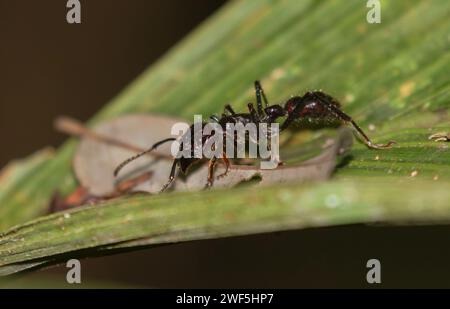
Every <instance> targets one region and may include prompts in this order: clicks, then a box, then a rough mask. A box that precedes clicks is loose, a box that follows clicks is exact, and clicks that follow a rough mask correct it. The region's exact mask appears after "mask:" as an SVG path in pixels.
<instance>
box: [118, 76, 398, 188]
mask: <svg viewBox="0 0 450 309" xmlns="http://www.w3.org/2000/svg"><path fill="white" fill-rule="evenodd" d="M254 85H255V94H256V105H257V106H256V109H255V107H254V106H253V103H249V104H248V111H249V112H248V113H236V112H235V111H234V110H233V108H232V107H231V105H229V104H227V105H225V108H224V112H223V114H222V115H221V117H220V118H219V117H217V116H215V115H213V116H211V117H210V119H211V121H214V122H216V123H218V124H219V125H220V126H221V127H222V128H223V130H224V131H225V129H226V124H227V123H234V124H237V123H240V124H243V125H244V126H245V125H246V124H248V123H254V124H256V125H257V124H260V123H266V124H271V123H273V122H275V121H276V120H277V119H278V118H280V117H284V116H286V119H285V120H284V122H283V123H282V124H281V127H280V132H281V131H283V130H285V129H287V128H288V127H289V126H290V125H291V124H292V123H293V121H294V120H296V119H319V120H320V119H330V120H333V121H340V122H343V123H348V124H350V125H351V126H352V127H353V128H354V129H355V130H356V132H357V133H358V134H359V135H360V137H361V138H362V141H363V142H364V144H366V145H367V147H369V148H372V149H386V148H390V147H391V146H392V145H393V144H394V143H395V142H394V141H390V142H388V143H387V144H374V143H372V141H371V140H370V139H369V137H368V136H367V135H366V134H365V133H364V131H363V130H362V129H361V128H360V127H359V126H358V125H357V124H356V122H355V121H353V119H352V118H351V117H350V116H348V115H347V114H346V113H344V112H343V111H342V110H341V108H340V103H339V102H338V101H337V100H336V99H334V98H333V97H332V96H330V95H328V94H326V93H324V92H322V91H312V92H307V93H305V94H304V95H303V96H294V97H291V98H290V99H288V100H287V101H286V103H285V104H284V107H283V106H281V105H279V104H274V105H269V103H268V100H267V97H266V95H265V93H264V90H263V88H262V86H261V83H260V82H259V81H255V84H254ZM263 101H264V108H263ZM205 125H206V123H203V124H202V129H203V128H204V126H205ZM186 134H190V135H191V136H190V137H191V139H190V140H191V141H192V142H191V148H190V149H191V156H190V157H189V158H185V157H183V156H177V158H175V159H174V161H173V164H172V168H171V171H170V176H169V179H168V181H167V183H166V184H165V185H164V186H163V187H162V189H161V192H163V191H165V190H166V189H167V188H168V187H169V186H170V185H171V184H172V182H173V181H174V180H175V178H176V175H177V173H178V172H177V170H181V172H182V173H183V174H187V171H188V169H189V167H191V166H192V165H193V164H194V163H197V162H198V161H200V160H203V158H195V156H194V152H195V147H198V146H199V145H198V144H196V143H194V125H191V126H190V129H189V130H188V131H187V132H186V133H185V135H186ZM183 137H184V136H183ZM183 137H182V138H183ZM210 137H211V135H206V136H204V135H203V136H202V141H201V145H202V146H203V145H204V144H205V143H206V142H207V141H208V139H209V138H210ZM175 140H176V138H173V137H171V138H166V139H163V140H161V141H159V142H157V143H155V144H154V145H153V146H152V147H151V148H149V149H148V150H146V151H143V152H141V153H139V154H137V155H135V156H133V157H131V158H129V159H127V160H125V161H124V162H122V163H121V164H120V165H119V166H117V168H116V169H115V171H114V176H117V175H118V174H119V172H120V170H121V169H122V168H123V167H124V166H125V165H127V164H128V163H130V162H131V161H134V160H136V159H137V158H139V157H141V156H143V155H145V154H147V153H149V152H151V151H153V150H155V149H156V148H157V147H158V146H160V145H162V144H164V143H167V142H170V141H175ZM224 148H225V145H224ZM179 151H180V152H182V151H183V144H180V149H179ZM217 159H218V158H216V157H213V158H211V159H209V162H208V182H207V185H206V187H210V186H211V185H212V183H213V179H214V176H213V175H214V166H215V164H216V162H217ZM220 159H221V160H222V161H223V163H224V164H225V167H226V169H225V172H224V173H223V174H221V175H219V176H218V178H220V177H224V176H226V175H227V173H228V170H229V167H230V161H229V159H228V158H227V156H226V155H225V149H223V155H222V157H221V158H220Z"/></svg>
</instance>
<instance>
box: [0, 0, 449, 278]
mask: <svg viewBox="0 0 450 309" xmlns="http://www.w3.org/2000/svg"><path fill="white" fill-rule="evenodd" d="M81 2H82V24H81V25H69V24H67V23H66V19H65V16H66V11H67V9H66V7H65V4H66V1H65V0H47V1H31V0H30V1H7V0H0V38H1V41H0V68H1V74H0V139H1V141H2V146H1V149H2V151H1V152H0V166H3V165H4V164H6V163H7V162H8V161H9V160H10V159H13V158H18V157H23V156H26V155H28V154H30V153H32V152H33V151H35V150H37V149H40V148H42V147H44V146H46V145H54V146H57V145H59V144H60V143H61V142H62V141H63V140H64V139H65V138H66V137H65V136H63V135H60V134H58V133H56V132H55V131H54V130H53V128H52V121H53V119H54V118H55V116H57V115H60V114H66V115H70V116H73V117H75V118H78V119H80V120H83V121H84V120H87V119H89V118H90V117H91V116H92V115H93V114H94V113H95V112H96V111H98V110H99V108H100V107H101V106H103V105H104V104H106V103H107V102H108V101H109V100H110V99H111V98H112V97H113V96H115V95H116V94H117V93H118V92H120V90H121V89H122V88H123V87H124V86H126V85H127V84H128V83H129V82H130V81H132V80H133V79H134V78H135V77H136V76H137V75H138V74H140V73H141V72H142V71H143V70H144V69H145V68H146V67H147V66H149V65H150V64H152V63H153V62H154V61H155V60H156V59H158V57H160V56H161V55H162V54H164V52H166V51H167V50H168V49H169V48H170V47H171V46H173V45H174V44H175V43H176V42H177V41H179V40H180V39H181V38H183V37H184V36H185V35H186V34H187V33H188V32H189V31H190V30H192V29H193V28H194V27H195V26H196V25H198V24H199V23H200V22H201V21H202V20H204V19H205V18H206V17H207V16H209V15H210V14H211V13H213V12H214V11H215V10H216V9H217V8H219V7H220V6H221V5H222V4H223V3H224V2H225V1H222V0H195V1H194V0H190V1H182V0H179V1H175V0H171V1H167V0H165V1H162V0H161V1H149V0H132V1H118V0H95V1H92V0H91V1H86V0H85V1H81ZM449 232H450V228H449V227H433V228H430V227H414V228H413V227H408V228H402V227H375V226H371V227H368V226H344V227H336V228H324V229H313V230H304V231H292V232H283V233H272V234H263V235H256V236H248V237H235V238H228V239H219V240H207V241H197V242H190V243H183V244H175V245H167V246H159V247H154V248H151V249H146V250H141V251H137V252H132V253H123V254H119V255H114V256H108V257H97V258H89V259H83V260H82V280H83V281H82V282H83V284H82V285H81V287H86V286H95V285H96V284H97V283H98V282H113V283H121V284H124V285H125V286H127V285H128V286H129V285H131V286H143V287H369V286H370V285H369V284H367V283H366V272H367V269H366V262H367V260H369V259H371V258H377V259H379V260H380V261H381V263H382V284H381V287H450V280H449V279H448V278H447V275H446V274H447V273H449V272H448V270H449V267H448V266H447V265H446V264H447V262H448V260H449V259H450V249H449V246H448V244H447V237H446V235H448V234H449ZM66 271H67V269H66V268H65V267H64V265H61V266H58V267H53V268H50V269H44V270H42V271H38V272H34V273H29V274H26V275H25V276H20V277H18V278H15V279H10V280H11V281H10V282H11V283H12V284H16V286H29V282H28V281H26V280H31V281H34V284H33V286H41V282H42V284H44V283H43V282H48V281H47V279H51V280H52V281H50V282H51V283H50V286H60V287H61V286H69V285H68V284H66V283H65V274H66ZM24 280H25V281H26V282H27V283H25V281H24ZM42 286H43V285H42ZM97 286H98V285H97ZM100 286H102V285H100ZM370 287H373V286H370Z"/></svg>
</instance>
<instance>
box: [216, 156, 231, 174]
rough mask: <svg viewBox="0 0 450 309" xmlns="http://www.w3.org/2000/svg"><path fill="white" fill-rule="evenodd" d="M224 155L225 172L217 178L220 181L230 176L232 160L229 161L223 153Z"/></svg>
mask: <svg viewBox="0 0 450 309" xmlns="http://www.w3.org/2000/svg"><path fill="white" fill-rule="evenodd" d="M222 155H223V157H222V161H223V163H225V172H223V173H222V174H220V175H219V176H217V179H220V178H223V177H225V176H227V175H228V171H229V170H230V160H228V157H227V155H226V154H225V152H223V154H222Z"/></svg>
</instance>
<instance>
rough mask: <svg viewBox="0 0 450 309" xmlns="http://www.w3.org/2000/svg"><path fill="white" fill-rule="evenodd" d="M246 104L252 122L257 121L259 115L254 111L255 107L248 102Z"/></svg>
mask: <svg viewBox="0 0 450 309" xmlns="http://www.w3.org/2000/svg"><path fill="white" fill-rule="evenodd" d="M247 106H248V111H249V112H250V116H251V117H252V121H253V122H254V123H257V122H259V119H260V118H259V115H258V113H257V112H256V110H255V107H254V106H253V104H252V103H248V104H247Z"/></svg>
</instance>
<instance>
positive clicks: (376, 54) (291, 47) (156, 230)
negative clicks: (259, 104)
mask: <svg viewBox="0 0 450 309" xmlns="http://www.w3.org/2000/svg"><path fill="white" fill-rule="evenodd" d="M381 3H382V5H381V7H382V14H381V24H368V23H367V21H366V14H367V11H368V8H366V5H365V4H366V3H365V1H360V0H350V1H349V0H339V1H313V0H310V1H307V0H304V1H297V0H290V1H270V0H266V1H263V0H261V1H233V2H231V3H229V4H228V5H226V6H225V7H224V8H223V9H221V10H220V11H219V12H218V13H217V14H215V15H214V16H213V17H211V18H210V19H208V20H207V21H206V22H205V23H204V24H202V25H201V26H200V27H199V28H198V29H197V30H196V31H195V32H193V33H192V34H191V35H189V36H188V37H187V38H186V39H185V40H183V41H182V42H181V43H180V44H178V45H177V46H176V47H175V48H174V49H173V50H171V51H170V52H169V53H168V54H167V55H166V56H165V57H163V58H162V59H161V60H160V61H158V62H157V63H156V64H155V65H153V66H152V67H150V68H149V69H148V70H147V71H146V72H144V73H143V74H142V75H141V76H140V77H139V78H138V79H137V80H136V81H135V82H133V83H132V84H131V85H130V86H129V87H128V88H126V89H125V90H124V91H123V92H122V93H121V94H120V95H119V96H117V97H116V98H115V99H114V100H113V101H112V102H110V103H109V104H108V105H107V106H106V107H105V108H104V109H103V110H102V111H101V112H100V113H99V114H98V115H97V116H96V117H95V118H94V119H93V120H92V121H91V122H90V124H91V125H95V124H96V123H99V122H100V121H103V120H106V119H112V118H115V117H117V116H118V115H122V114H126V113H145V112H154V113H163V114H168V115H176V116H181V117H184V118H185V119H187V120H189V121H191V120H192V116H193V114H196V113H197V114H198V113H201V114H203V116H204V118H206V117H207V116H209V114H211V113H220V112H221V111H222V108H223V106H224V104H226V103H229V102H232V105H233V106H234V108H235V109H236V110H244V109H245V106H246V103H247V102H249V101H254V98H253V90H252V82H253V80H255V79H260V80H262V83H263V85H264V87H265V90H266V93H267V94H268V96H269V100H270V101H272V102H283V101H284V100H285V99H286V98H288V97H289V96H290V95H293V94H301V93H303V92H304V91H306V90H308V89H323V90H324V91H326V92H328V93H330V94H332V95H333V96H335V97H337V98H339V99H340V100H341V101H342V105H343V109H344V110H345V111H346V112H347V113H349V114H350V115H352V116H353V117H354V119H355V120H356V121H357V122H358V123H359V124H360V125H361V126H362V127H363V129H364V130H365V131H367V132H368V134H369V135H370V136H371V138H372V139H373V140H374V141H375V142H386V141H388V140H391V139H393V140H396V141H397V145H396V146H395V148H393V149H391V150H384V151H373V150H369V149H367V148H366V147H364V146H363V145H362V144H360V143H357V144H356V145H355V147H354V148H353V149H352V151H351V153H350V156H349V157H348V158H347V159H346V160H344V161H343V162H342V163H341V164H340V165H339V167H338V168H337V170H336V172H335V174H334V176H333V177H334V179H333V180H332V181H330V182H326V183H321V184H289V185H284V186H273V187H270V188H267V189H265V190H258V189H255V188H252V187H243V188H235V189H231V190H213V191H210V192H198V193H177V194H162V195H158V196H150V197H149V196H133V197H125V198H121V199H117V200H113V201H109V202H106V203H104V204H102V205H99V206H95V207H82V208H79V209H75V210H72V211H69V212H65V213H57V214H53V215H50V216H41V215H42V214H44V213H45V212H46V211H47V207H48V201H49V199H50V197H51V195H52V194H53V192H54V190H56V189H59V190H61V191H62V192H63V193H69V192H70V191H71V190H73V189H74V188H75V186H76V180H75V178H74V176H73V173H72V171H71V160H72V157H73V153H74V150H75V147H76V145H77V141H76V140H71V141H69V142H68V143H66V144H65V145H64V146H63V147H62V148H61V149H60V150H58V151H57V153H56V154H54V155H53V154H48V153H44V154H42V153H41V154H40V155H37V156H34V157H33V158H31V159H29V160H28V161H26V162H24V163H22V164H21V165H17V166H16V167H15V168H12V169H10V170H9V171H7V172H6V173H5V174H4V175H3V177H2V178H0V184H1V186H0V205H1V207H0V228H1V230H4V231H6V230H7V231H6V232H5V233H4V234H3V235H2V236H1V237H0V266H1V268H0V274H9V273H13V272H17V271H20V270H22V269H25V268H28V267H34V266H37V265H39V264H41V263H45V262H48V261H51V262H53V261H57V260H58V259H59V258H61V257H63V256H64V254H70V255H71V256H74V255H85V254H88V255H89V254H97V253H98V252H104V251H105V250H106V251H107V252H109V250H118V249H120V248H133V247H137V246H143V245H153V244H160V243H169V242H177V241H188V240H194V239H205V238H216V237H227V236H233V235H245V234H251V233H261V232H269V231H280V230H287V229H298V228H306V227H316V226H330V225H338V224H351V223H372V222H383V223H391V224H399V223H400V224H404V223H412V224H418V223H428V224H433V223H445V222H448V219H449V215H450V209H449V207H450V205H449V204H448V200H449V194H450V193H449V190H448V186H449V184H450V183H449V180H450V167H449V166H450V165H449V163H450V153H449V152H450V151H449V147H448V143H446V142H434V141H431V140H429V139H428V136H429V135H431V134H433V133H436V132H440V131H444V132H449V131H450V122H449V116H448V112H449V107H450V75H449V74H448V72H449V63H450V37H449V29H450V19H449V18H448V16H450V2H448V1H445V0H440V1H426V0H422V1H407V0H396V1H381ZM369 128H372V130H369ZM324 132H325V131H324V130H318V131H317V130H314V131H305V132H295V131H294V132H293V133H292V134H294V136H295V137H298V140H299V141H301V142H302V143H307V144H308V142H309V141H311V142H312V144H311V145H314V141H315V140H318V139H319V138H321V136H323V133H324ZM308 145H309V144H308ZM30 220H31V221H30ZM13 226H14V227H13ZM80 250H82V251H80Z"/></svg>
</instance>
